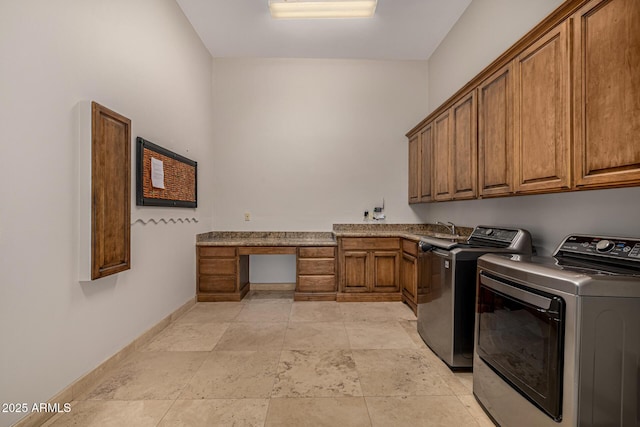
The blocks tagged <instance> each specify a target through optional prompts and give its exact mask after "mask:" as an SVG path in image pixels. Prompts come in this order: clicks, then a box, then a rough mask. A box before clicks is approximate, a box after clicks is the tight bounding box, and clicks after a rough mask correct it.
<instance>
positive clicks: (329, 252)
mask: <svg viewBox="0 0 640 427" xmlns="http://www.w3.org/2000/svg"><path fill="white" fill-rule="evenodd" d="M298 256H299V257H300V258H334V257H335V256H336V248H335V247H333V246H328V247H315V248H300V249H299V251H298Z"/></svg>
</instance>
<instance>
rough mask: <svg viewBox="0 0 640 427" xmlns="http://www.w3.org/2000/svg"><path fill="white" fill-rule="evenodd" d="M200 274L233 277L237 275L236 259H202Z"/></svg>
mask: <svg viewBox="0 0 640 427" xmlns="http://www.w3.org/2000/svg"><path fill="white" fill-rule="evenodd" d="M199 272H200V274H217V275H232V274H236V260H235V258H230V259H226V258H201V259H200V271H199Z"/></svg>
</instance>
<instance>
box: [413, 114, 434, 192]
mask: <svg viewBox="0 0 640 427" xmlns="http://www.w3.org/2000/svg"><path fill="white" fill-rule="evenodd" d="M432 146H433V143H432V125H431V123H429V124H428V125H426V126H425V127H424V128H422V129H421V130H420V131H419V132H418V133H417V134H415V135H414V136H413V137H412V138H411V139H410V140H409V203H421V202H430V201H431V200H432V198H433V197H432V195H431V175H432V172H433V166H432V161H431V159H432V157H433V151H432Z"/></svg>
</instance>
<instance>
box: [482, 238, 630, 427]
mask: <svg viewBox="0 0 640 427" xmlns="http://www.w3.org/2000/svg"><path fill="white" fill-rule="evenodd" d="M639 389H640V238H620V237H603V236H585V235H570V236H568V237H566V238H565V239H564V240H563V242H562V243H561V244H560V245H559V246H558V248H557V249H556V251H555V252H554V255H553V257H528V256H523V255H511V256H500V255H494V254H489V255H484V256H482V257H480V258H479V260H478V296H477V304H476V333H475V352H474V370H473V393H474V395H475V396H476V398H477V399H478V401H479V402H480V403H481V404H482V406H483V407H484V408H485V410H486V411H487V412H488V413H489V415H491V416H492V417H493V419H494V420H495V421H496V422H497V423H498V424H500V425H501V426H503V427H509V426H514V427H516V426H517V427H527V426H530V427H544V426H554V427H558V426H634V427H636V426H639V425H640V391H639Z"/></svg>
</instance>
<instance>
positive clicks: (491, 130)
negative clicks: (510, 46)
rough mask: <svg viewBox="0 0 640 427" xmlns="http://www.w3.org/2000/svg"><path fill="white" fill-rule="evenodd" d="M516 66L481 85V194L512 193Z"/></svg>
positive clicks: (479, 164) (479, 180) (479, 171)
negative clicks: (514, 76) (514, 72)
mask: <svg viewBox="0 0 640 427" xmlns="http://www.w3.org/2000/svg"><path fill="white" fill-rule="evenodd" d="M513 91H514V89H513V65H512V63H509V65H507V66H506V67H504V68H502V69H501V70H499V71H498V72H496V73H495V74H493V75H492V76H491V77H489V78H488V79H487V80H485V81H484V82H483V83H482V84H481V85H480V87H479V88H478V185H479V187H480V190H479V191H480V194H481V195H482V196H484V197H487V196H504V195H508V194H510V193H512V192H513V168H512V166H513Z"/></svg>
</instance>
